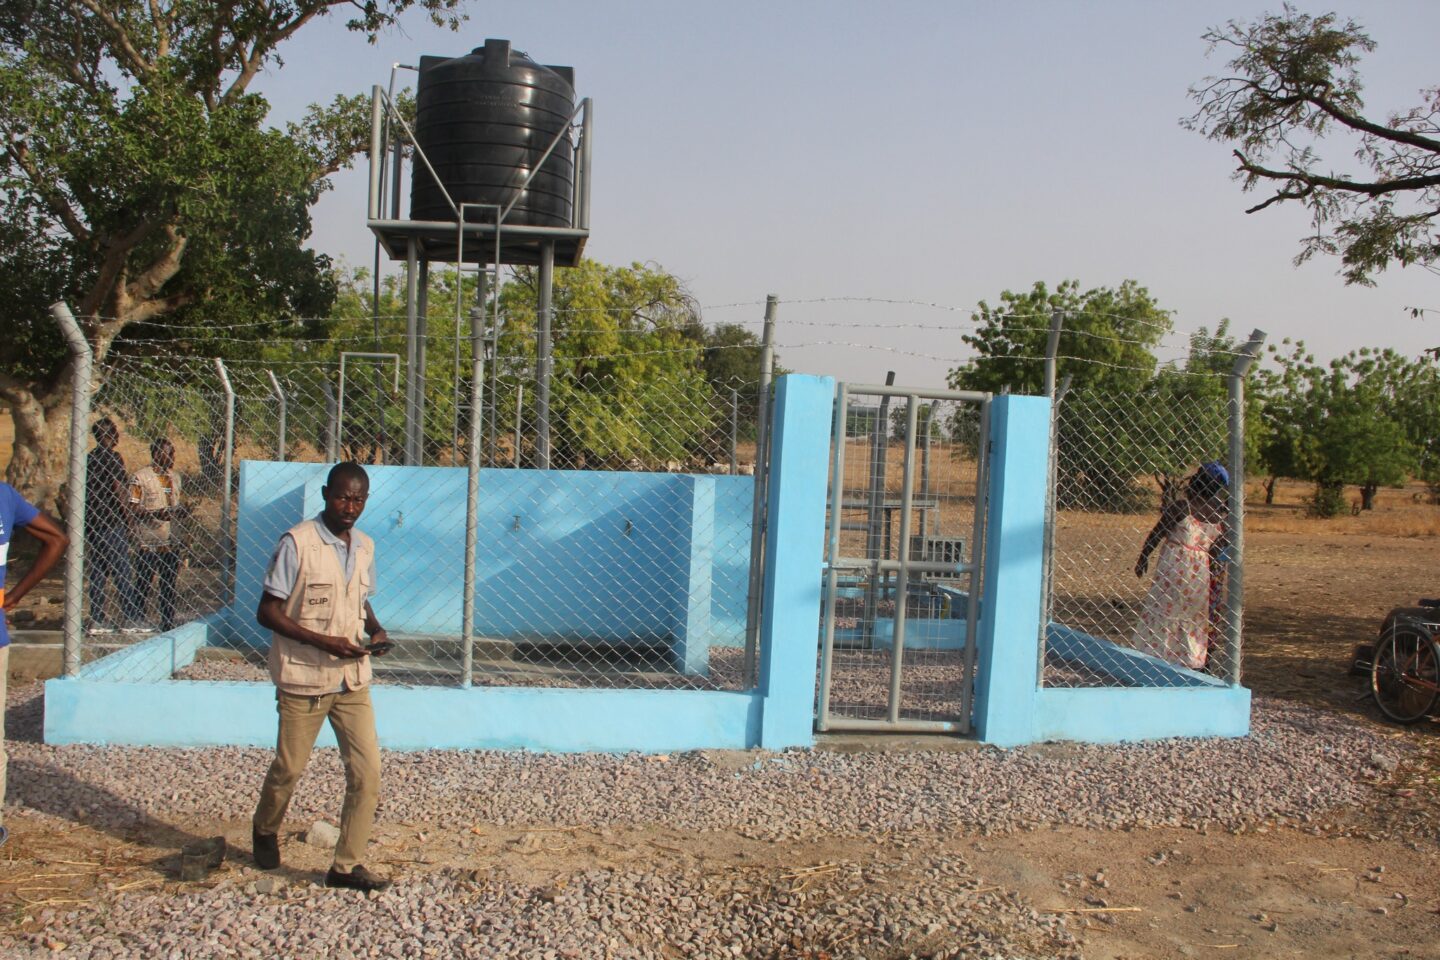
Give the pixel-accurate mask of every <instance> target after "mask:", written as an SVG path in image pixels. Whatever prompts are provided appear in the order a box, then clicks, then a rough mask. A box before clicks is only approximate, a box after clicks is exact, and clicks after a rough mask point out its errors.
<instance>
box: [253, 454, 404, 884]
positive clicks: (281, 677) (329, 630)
mask: <svg viewBox="0 0 1440 960" xmlns="http://www.w3.org/2000/svg"><path fill="white" fill-rule="evenodd" d="M369 495H370V478H369V476H368V475H367V474H366V473H365V470H364V468H363V467H361V466H360V465H359V464H356V463H341V464H338V465H336V466H335V467H334V468H332V469H331V471H330V474H329V476H328V477H327V478H326V480H325V486H323V487H321V488H320V496H321V498H322V499H323V500H324V501H325V509H324V510H322V511H321V513H320V515H319V516H318V517H315V518H314V519H312V520H305V521H303V522H301V523H298V524H296V525H295V526H293V527H291V528H290V530H289V532H287V533H286V534H285V535H284V536H282V537H281V538H280V544H279V546H278V547H277V548H276V550H275V556H274V558H273V559H272V560H271V561H270V569H269V571H268V572H267V573H266V575H265V582H264V584H263V585H262V593H261V596H260V606H259V608H258V609H257V610H256V612H255V619H256V621H257V622H258V623H259V624H260V625H261V626H262V627H266V628H268V629H269V630H270V631H271V636H270V677H271V679H272V680H274V682H275V702H276V706H275V709H276V711H277V712H278V713H279V715H280V729H279V734H278V736H277V737H276V744H275V760H274V762H273V763H271V764H270V770H269V772H268V773H266V775H265V783H264V785H263V786H262V787H261V789H260V802H259V803H258V804H257V805H256V808H255V818H254V821H253V827H252V835H251V840H252V842H253V844H254V847H253V849H254V851H255V864H256V866H258V867H260V868H261V869H264V870H273V869H275V868H276V867H278V866H280V842H279V833H280V827H281V824H283V823H284V821H285V811H286V809H287V808H288V807H289V806H290V796H291V794H292V793H293V792H294V790H295V784H296V782H298V781H299V779H300V775H301V774H302V773H304V771H305V765H306V763H308V762H309V760H310V751H311V750H313V749H314V747H315V737H316V736H317V735H318V734H319V733H320V727H321V725H322V724H323V723H324V722H325V721H326V720H327V719H328V720H329V721H330V728H331V729H332V730H334V731H335V739H336V741H337V742H338V743H339V745H340V760H341V762H342V763H343V764H344V766H345V803H344V806H343V807H342V809H341V813H340V839H339V841H338V842H337V843H336V845H335V858H334V861H333V862H332V864H331V867H330V870H329V872H327V873H326V874H325V885H326V886H327V887H345V888H348V889H352V890H364V891H371V890H384V889H385V888H386V887H388V886H389V885H390V881H388V880H385V879H383V878H381V877H378V876H376V875H375V874H373V873H371V872H370V871H369V870H367V869H365V867H364V866H362V865H361V863H360V860H361V858H362V857H363V856H364V853H365V848H366V847H367V846H368V845H369V843H370V832H371V830H372V828H373V825H374V821H375V807H376V804H377V803H378V801H379V795H380V745H379V741H378V739H377V737H376V735H375V711H374V709H373V707H372V706H371V704H370V675H371V671H370V656H371V654H374V655H375V656H380V655H382V654H384V653H385V652H386V650H388V649H389V647H390V642H389V640H388V638H387V636H386V633H385V628H384V627H382V626H380V622H379V621H378V620H376V619H375V612H374V611H373V610H371V609H370V596H371V595H372V594H373V593H374V591H375V543H374V541H373V540H371V539H370V538H369V537H368V536H366V535H365V534H364V533H361V532H360V531H359V530H357V529H356V528H355V523H356V521H358V520H359V519H360V514H361V513H362V512H364V510H365V501H366V499H367V498H368V497H369ZM364 635H368V636H369V637H370V644H369V645H368V646H362V645H361V637H362V636H364Z"/></svg>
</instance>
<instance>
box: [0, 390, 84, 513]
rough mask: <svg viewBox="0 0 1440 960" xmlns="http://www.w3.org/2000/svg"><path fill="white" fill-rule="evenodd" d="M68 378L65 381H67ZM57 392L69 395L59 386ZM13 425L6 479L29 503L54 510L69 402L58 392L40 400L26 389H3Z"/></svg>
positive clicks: (64, 466) (66, 446)
mask: <svg viewBox="0 0 1440 960" xmlns="http://www.w3.org/2000/svg"><path fill="white" fill-rule="evenodd" d="M68 379H69V378H68V377H67V378H66V382H67V383H68ZM58 394H60V395H64V396H68V395H69V391H68V390H66V389H65V388H64V386H63V385H62V386H61V387H60V388H58ZM0 395H3V397H4V399H5V401H6V402H7V403H8V404H9V405H10V419H11V421H12V422H13V423H14V425H15V444H14V447H13V449H12V451H11V454H10V465H9V467H7V468H6V470H5V480H6V482H7V483H9V484H10V485H11V486H13V487H15V488H16V489H17V490H19V491H20V492H21V493H22V494H24V496H25V497H26V499H28V500H30V501H31V502H32V503H35V504H36V505H38V506H40V507H43V508H45V509H46V510H51V511H54V510H56V509H57V508H58V499H59V495H60V489H61V486H62V485H63V484H64V483H65V479H66V476H67V470H68V465H69V461H70V456H69V452H70V404H69V403H68V402H61V400H60V396H59V395H57V392H52V393H51V394H50V395H47V396H45V397H44V398H43V399H42V398H41V397H37V396H36V395H35V394H34V393H33V392H32V391H30V390H25V389H7V390H5V391H3V394H0Z"/></svg>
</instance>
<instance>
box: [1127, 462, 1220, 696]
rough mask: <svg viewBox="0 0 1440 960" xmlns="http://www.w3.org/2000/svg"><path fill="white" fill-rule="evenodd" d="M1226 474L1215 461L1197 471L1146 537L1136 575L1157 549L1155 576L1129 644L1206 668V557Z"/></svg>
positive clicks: (1217, 521)
mask: <svg viewBox="0 0 1440 960" xmlns="http://www.w3.org/2000/svg"><path fill="white" fill-rule="evenodd" d="M1229 480H1230V478H1229V476H1228V475H1226V473H1225V469H1224V468H1223V467H1221V466H1220V465H1219V464H1206V465H1205V466H1203V467H1201V468H1200V469H1199V470H1197V471H1196V472H1195V474H1194V476H1192V477H1191V478H1190V479H1189V481H1188V482H1187V483H1186V487H1185V499H1183V500H1177V501H1176V502H1174V503H1172V504H1170V505H1169V506H1167V507H1166V508H1165V510H1164V512H1162V513H1161V515H1160V522H1159V523H1157V524H1155V528H1154V529H1153V530H1151V531H1150V535H1149V536H1148V537H1146V538H1145V543H1144V545H1143V546H1142V547H1141V548H1140V558H1139V559H1138V560H1137V561H1136V562H1135V575H1136V576H1137V577H1143V576H1144V575H1145V571H1146V570H1147V569H1148V568H1149V566H1150V554H1151V553H1153V552H1154V551H1155V548H1156V547H1159V548H1160V557H1159V559H1158V560H1157V561H1156V562H1155V579H1154V580H1153V581H1152V582H1151V584H1150V592H1149V593H1148V594H1146V596H1145V602H1144V604H1143V605H1142V607H1141V609H1140V622H1139V624H1137V625H1136V627H1135V632H1134V633H1133V634H1131V637H1130V645H1131V646H1132V647H1134V648H1135V649H1136V650H1139V651H1141V652H1143V653H1149V654H1153V655H1154V656H1157V657H1160V658H1162V659H1164V660H1169V661H1170V662H1172V663H1178V664H1180V665H1181V666H1185V667H1189V668H1191V669H1192V670H1199V669H1202V668H1204V666H1205V660H1206V656H1207V654H1208V652H1209V646H1210V616H1211V607H1210V592H1211V578H1210V560H1211V552H1212V548H1213V547H1214V545H1215V542H1216V538H1218V537H1219V536H1220V520H1221V518H1222V517H1223V515H1224V495H1225V491H1226V488H1227V486H1228V484H1229Z"/></svg>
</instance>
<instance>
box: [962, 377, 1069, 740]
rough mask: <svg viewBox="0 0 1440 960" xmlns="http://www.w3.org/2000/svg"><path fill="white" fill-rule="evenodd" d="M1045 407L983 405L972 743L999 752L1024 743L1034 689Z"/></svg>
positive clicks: (1005, 401) (1033, 403) (1040, 402)
mask: <svg viewBox="0 0 1440 960" xmlns="http://www.w3.org/2000/svg"><path fill="white" fill-rule="evenodd" d="M1049 442H1050V400H1049V399H1048V398H1046V397H1017V396H1003V397H996V398H995V399H994V400H992V401H991V403H990V489H989V499H990V502H989V508H988V513H987V514H986V521H985V522H986V533H985V567H984V576H983V579H982V589H983V591H984V593H983V601H982V602H983V604H984V608H985V616H983V617H981V619H980V624H979V629H978V630H977V631H976V632H977V634H978V636H977V637H976V654H977V661H976V672H975V715H974V728H975V732H976V735H977V736H978V737H979V738H980V739H981V740H984V741H986V742H989V743H994V744H998V745H1000V746H1012V745H1014V744H1020V743H1029V742H1030V740H1031V737H1032V732H1031V723H1032V708H1033V700H1034V696H1035V690H1036V688H1037V687H1038V686H1039V682H1040V676H1039V656H1038V650H1039V643H1040V591H1041V569H1042V562H1041V559H1042V553H1043V550H1044V545H1045V480H1046V475H1047V474H1048V472H1049V468H1048V462H1049Z"/></svg>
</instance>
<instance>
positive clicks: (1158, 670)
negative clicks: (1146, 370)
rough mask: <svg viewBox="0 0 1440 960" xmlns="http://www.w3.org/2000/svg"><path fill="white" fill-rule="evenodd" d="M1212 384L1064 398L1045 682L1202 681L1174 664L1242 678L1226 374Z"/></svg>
mask: <svg viewBox="0 0 1440 960" xmlns="http://www.w3.org/2000/svg"><path fill="white" fill-rule="evenodd" d="M1207 386H1208V387H1209V388H1210V389H1208V390H1207V391H1205V392H1204V393H1198V394H1197V393H1192V394H1188V395H1167V396H1160V395H1153V394H1154V391H1146V392H1139V393H1100V392H1084V391H1078V390H1077V391H1071V392H1069V393H1068V394H1065V395H1063V396H1062V397H1061V398H1060V399H1059V400H1058V402H1057V404H1056V407H1055V416H1054V424H1053V430H1054V438H1053V439H1054V454H1053V456H1054V466H1053V477H1052V482H1051V503H1050V504H1049V505H1048V507H1049V515H1050V516H1051V517H1052V518H1053V519H1052V521H1051V523H1050V529H1049V531H1048V539H1049V541H1050V543H1049V551H1048V552H1049V556H1048V562H1047V575H1048V584H1047V585H1048V594H1047V602H1048V621H1049V624H1050V626H1049V629H1048V631H1047V637H1046V638H1043V639H1042V648H1043V683H1044V685H1046V686H1054V687H1095V686H1124V687H1147V686H1177V685H1186V684H1188V683H1194V682H1197V678H1195V677H1194V676H1192V675H1187V674H1186V673H1184V672H1181V671H1176V670H1174V669H1172V667H1176V666H1178V667H1184V668H1188V670H1190V671H1199V672H1202V673H1206V674H1210V675H1212V676H1214V677H1216V678H1220V679H1223V680H1227V681H1229V680H1232V679H1234V678H1235V677H1237V676H1238V656H1239V650H1238V645H1237V643H1236V640H1237V636H1238V631H1236V630H1232V627H1236V626H1238V624H1237V623H1236V622H1235V618H1236V617H1237V616H1238V610H1237V609H1236V608H1234V607H1232V606H1231V604H1230V603H1229V602H1228V594H1227V584H1226V578H1227V575H1228V573H1229V571H1230V561H1231V552H1232V550H1231V532H1232V530H1233V529H1234V528H1235V525H1234V515H1233V514H1232V512H1231V499H1230V496H1229V482H1230V478H1229V470H1228V468H1229V464H1230V462H1231V460H1230V452H1231V439H1232V438H1231V427H1230V403H1231V401H1229V400H1228V399H1227V397H1226V393H1225V389H1224V381H1222V380H1219V379H1214V380H1211V381H1208V382H1207ZM1237 479H1238V478H1237Z"/></svg>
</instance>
